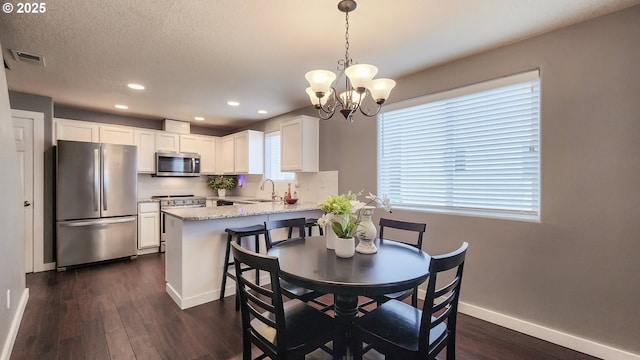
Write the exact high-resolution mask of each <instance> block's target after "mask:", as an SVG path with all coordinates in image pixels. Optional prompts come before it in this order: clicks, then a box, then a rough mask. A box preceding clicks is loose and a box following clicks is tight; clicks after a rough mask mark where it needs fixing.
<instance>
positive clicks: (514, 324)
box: [422, 294, 640, 360]
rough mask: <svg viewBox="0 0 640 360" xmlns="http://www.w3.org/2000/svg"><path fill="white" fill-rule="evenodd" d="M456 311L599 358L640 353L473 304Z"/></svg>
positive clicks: (638, 359) (627, 358)
mask: <svg viewBox="0 0 640 360" xmlns="http://www.w3.org/2000/svg"><path fill="white" fill-rule="evenodd" d="M422 296H424V294H422ZM423 298H424V297H423ZM458 311H459V312H461V313H463V314H466V315H469V316H473V317H475V318H478V319H481V320H484V321H488V322H490V323H493V324H496V325H500V326H503V327H506V328H508V329H511V330H515V331H517V332H521V333H523V334H526V335H529V336H533V337H536V338H538V339H542V340H545V341H549V342H551V343H554V344H557V345H560V346H564V347H566V348H569V349H572V350H576V351H579V352H582V353H585V354H589V355H591V356H595V357H598V358H601V359H606V360H609V359H611V360H613V359H615V360H640V354H633V353H630V352H627V351H624V350H620V349H616V348H613V347H611V346H608V345H604V344H600V343H597V342H594V341H591V340H587V339H583V338H580V337H577V336H574V335H571V334H567V333H563V332H561V331H558V330H554V329H550V328H547V327H544V326H541V325H538V324H534V323H531V322H528V321H524V320H520V319H517V318H514V317H511V316H508V315H504V314H500V313H497V312H495V311H492V310H487V309H484V308H481V307H478V306H475V305H471V304H467V303H463V302H460V303H459V304H458Z"/></svg>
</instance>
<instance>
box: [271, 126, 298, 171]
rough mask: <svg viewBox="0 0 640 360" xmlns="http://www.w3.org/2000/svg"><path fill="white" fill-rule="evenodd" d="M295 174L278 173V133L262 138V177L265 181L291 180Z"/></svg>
mask: <svg viewBox="0 0 640 360" xmlns="http://www.w3.org/2000/svg"><path fill="white" fill-rule="evenodd" d="M294 175H295V173H291V172H281V171H280V132H279V131H275V132H272V133H269V134H266V135H265V136H264V176H265V179H271V180H273V181H277V180H293V179H294Z"/></svg>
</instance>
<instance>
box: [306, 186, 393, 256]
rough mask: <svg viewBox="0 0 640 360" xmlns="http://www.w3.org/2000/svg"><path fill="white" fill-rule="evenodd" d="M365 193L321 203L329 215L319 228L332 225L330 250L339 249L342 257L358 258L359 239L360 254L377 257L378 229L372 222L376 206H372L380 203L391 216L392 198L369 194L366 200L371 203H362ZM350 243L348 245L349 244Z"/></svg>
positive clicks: (328, 240)
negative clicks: (354, 256)
mask: <svg viewBox="0 0 640 360" xmlns="http://www.w3.org/2000/svg"><path fill="white" fill-rule="evenodd" d="M361 193H362V192H360V193H358V194H354V193H352V192H351V191H349V192H348V193H347V194H342V195H332V196H329V197H328V198H327V199H325V200H324V201H323V202H321V203H320V204H319V205H318V207H319V208H320V209H321V210H324V211H325V213H326V214H325V215H323V216H322V217H321V218H320V219H318V224H319V225H320V226H325V225H330V230H329V229H327V235H326V237H327V248H328V249H335V251H336V255H338V256H339V257H351V256H353V255H354V251H355V250H356V248H355V240H354V237H356V236H358V237H359V240H360V244H358V248H357V250H358V252H361V253H364V254H373V253H375V252H377V249H376V248H375V245H373V240H374V238H375V236H376V229H375V226H374V225H373V223H372V222H371V214H372V213H373V209H375V206H369V205H370V204H372V203H376V204H377V203H380V204H381V205H383V206H384V209H385V210H386V211H388V212H391V203H390V201H389V198H388V197H387V196H385V197H384V198H382V199H381V198H379V197H378V196H377V195H373V194H371V193H369V195H368V196H366V198H367V199H368V202H366V203H365V202H362V201H359V200H358V199H357V197H358V196H359V195H360V194H361ZM346 240H348V241H346Z"/></svg>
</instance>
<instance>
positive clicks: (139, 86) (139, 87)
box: [127, 84, 144, 90]
mask: <svg viewBox="0 0 640 360" xmlns="http://www.w3.org/2000/svg"><path fill="white" fill-rule="evenodd" d="M127 86H128V87H129V89H133V90H144V86H143V85H140V84H127Z"/></svg>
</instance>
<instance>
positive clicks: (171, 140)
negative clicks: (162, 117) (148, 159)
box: [156, 132, 180, 152]
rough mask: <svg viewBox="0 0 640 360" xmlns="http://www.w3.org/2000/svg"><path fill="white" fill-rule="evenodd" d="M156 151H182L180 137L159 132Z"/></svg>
mask: <svg viewBox="0 0 640 360" xmlns="http://www.w3.org/2000/svg"><path fill="white" fill-rule="evenodd" d="M156 151H173V152H178V151H180V135H178V134H172V133H167V132H157V133H156Z"/></svg>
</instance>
